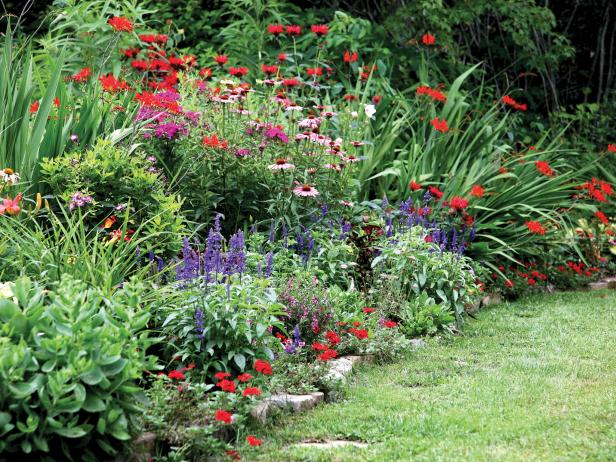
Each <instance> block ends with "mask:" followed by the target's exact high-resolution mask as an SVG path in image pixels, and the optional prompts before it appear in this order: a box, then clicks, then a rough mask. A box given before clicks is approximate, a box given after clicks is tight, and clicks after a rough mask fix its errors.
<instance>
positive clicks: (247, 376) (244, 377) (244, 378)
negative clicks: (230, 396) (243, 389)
mask: <svg viewBox="0 0 616 462" xmlns="http://www.w3.org/2000/svg"><path fill="white" fill-rule="evenodd" d="M250 379H252V375H250V374H248V373H246V372H244V373H243V374H240V375H238V376H237V380H238V382H241V383H246V382H248V381H249V380H250Z"/></svg>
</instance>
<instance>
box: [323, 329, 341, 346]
mask: <svg viewBox="0 0 616 462" xmlns="http://www.w3.org/2000/svg"><path fill="white" fill-rule="evenodd" d="M325 338H326V339H327V341H328V342H329V344H330V345H338V344H339V343H340V336H339V335H338V334H337V333H335V332H334V331H333V330H330V331H329V332H327V333H326V334H325Z"/></svg>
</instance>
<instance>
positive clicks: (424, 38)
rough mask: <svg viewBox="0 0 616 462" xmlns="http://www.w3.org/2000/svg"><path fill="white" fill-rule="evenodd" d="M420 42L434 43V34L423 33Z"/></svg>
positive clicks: (425, 43)
mask: <svg viewBox="0 0 616 462" xmlns="http://www.w3.org/2000/svg"><path fill="white" fill-rule="evenodd" d="M421 43H423V44H424V45H434V35H432V34H423V35H422V36H421Z"/></svg>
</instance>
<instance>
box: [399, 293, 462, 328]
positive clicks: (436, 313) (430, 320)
mask: <svg viewBox="0 0 616 462" xmlns="http://www.w3.org/2000/svg"><path fill="white" fill-rule="evenodd" d="M399 316H400V330H401V331H402V332H403V333H404V335H406V336H407V337H418V336H420V335H434V334H436V333H437V332H439V331H444V330H447V329H449V328H450V327H451V325H452V324H454V323H455V321H456V318H455V316H454V315H453V313H452V311H451V309H450V307H449V306H446V305H443V304H440V305H437V304H436V302H435V301H434V299H433V298H431V297H429V296H428V295H427V294H426V293H425V292H422V293H421V294H420V295H419V296H418V297H417V298H413V299H411V300H408V301H407V302H406V303H404V304H403V305H402V307H401V310H400V314H399Z"/></svg>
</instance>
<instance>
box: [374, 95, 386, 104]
mask: <svg viewBox="0 0 616 462" xmlns="http://www.w3.org/2000/svg"><path fill="white" fill-rule="evenodd" d="M382 99H383V97H382V96H381V95H374V96H373V97H372V102H373V103H374V104H379V103H380V102H381V100H382Z"/></svg>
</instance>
